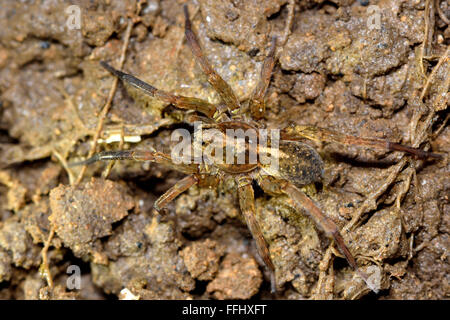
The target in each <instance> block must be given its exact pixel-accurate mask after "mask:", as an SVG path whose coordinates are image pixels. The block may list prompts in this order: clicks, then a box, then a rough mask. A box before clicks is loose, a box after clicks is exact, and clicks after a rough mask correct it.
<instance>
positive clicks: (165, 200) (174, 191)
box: [153, 174, 199, 212]
mask: <svg viewBox="0 0 450 320" xmlns="http://www.w3.org/2000/svg"><path fill="white" fill-rule="evenodd" d="M198 181H199V179H198V178H197V176H196V175H195V174H191V175H189V176H186V177H184V178H183V179H181V180H180V181H178V182H177V183H175V184H174V185H173V186H172V187H171V188H170V189H169V190H167V191H166V192H165V193H164V194H163V195H162V196H160V197H159V198H158V199H157V200H156V201H155V203H154V204H153V208H155V210H156V211H158V212H159V211H161V209H163V208H165V207H166V206H167V205H168V204H169V203H170V202H172V201H173V199H175V198H176V197H178V196H179V195H180V194H182V193H183V192H185V191H186V190H187V189H189V188H190V187H192V186H193V185H195V184H197V183H198Z"/></svg>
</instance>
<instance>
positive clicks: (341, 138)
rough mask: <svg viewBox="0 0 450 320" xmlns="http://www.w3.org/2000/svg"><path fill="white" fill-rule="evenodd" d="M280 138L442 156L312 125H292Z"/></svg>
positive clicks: (423, 156) (421, 156)
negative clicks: (303, 139) (304, 139)
mask: <svg viewBox="0 0 450 320" xmlns="http://www.w3.org/2000/svg"><path fill="white" fill-rule="evenodd" d="M280 136H281V139H283V140H298V139H301V138H306V139H310V140H313V141H318V142H320V141H326V142H335V143H339V144H343V145H357V146H363V147H369V148H376V149H383V150H390V151H401V152H405V153H409V154H412V155H414V156H416V157H418V158H420V159H426V158H437V159H443V158H444V156H443V155H441V154H438V153H433V152H427V151H423V150H421V149H418V148H413V147H409V146H405V145H402V144H399V143H395V142H390V141H387V140H383V139H373V138H360V137H355V136H351V135H347V134H342V133H339V132H336V131H332V130H328V129H323V128H318V127H314V126H300V125H296V126H292V127H288V128H285V129H283V130H282V131H281V135H280Z"/></svg>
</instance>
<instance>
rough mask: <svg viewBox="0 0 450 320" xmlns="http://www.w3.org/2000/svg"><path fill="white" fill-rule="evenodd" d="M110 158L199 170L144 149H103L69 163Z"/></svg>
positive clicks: (88, 162) (87, 163) (187, 170)
mask: <svg viewBox="0 0 450 320" xmlns="http://www.w3.org/2000/svg"><path fill="white" fill-rule="evenodd" d="M110 160H134V161H150V162H156V163H159V164H162V165H165V166H167V167H169V168H171V169H174V170H177V171H179V172H182V173H186V174H193V173H196V172H197V171H198V166H197V165H196V164H191V165H190V164H182V163H181V164H177V163H174V162H173V161H172V158H171V157H170V156H169V155H167V154H164V153H162V152H156V151H142V150H117V151H102V152H99V153H96V154H94V155H93V156H92V157H91V158H89V159H86V160H84V161H80V162H74V163H71V164H69V166H70V167H74V166H79V165H89V164H92V163H94V162H97V161H110Z"/></svg>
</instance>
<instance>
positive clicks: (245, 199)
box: [238, 177, 277, 293]
mask: <svg viewBox="0 0 450 320" xmlns="http://www.w3.org/2000/svg"><path fill="white" fill-rule="evenodd" d="M251 183H252V179H250V178H249V177H241V178H240V179H238V185H239V187H238V194H239V205H240V207H241V212H242V215H243V216H244V219H245V223H246V224H247V226H248V228H249V229H250V233H251V234H252V236H253V239H255V241H256V247H257V249H258V253H259V255H260V256H261V258H262V259H263V260H264V263H265V264H266V266H267V267H268V268H269V271H270V285H271V291H272V293H275V292H276V288H277V286H276V281H275V266H274V265H273V262H272V259H271V258H270V252H269V248H268V246H267V243H266V240H264V237H263V234H262V231H261V228H260V227H259V224H258V222H257V221H256V217H255V215H256V210H255V195H254V192H253V187H252V184H251Z"/></svg>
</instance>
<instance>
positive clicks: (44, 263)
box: [41, 226, 56, 289]
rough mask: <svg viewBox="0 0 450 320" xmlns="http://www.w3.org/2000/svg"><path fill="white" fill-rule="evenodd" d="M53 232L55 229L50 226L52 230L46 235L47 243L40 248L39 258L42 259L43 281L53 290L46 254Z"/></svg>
mask: <svg viewBox="0 0 450 320" xmlns="http://www.w3.org/2000/svg"><path fill="white" fill-rule="evenodd" d="M55 231H56V227H55V226H52V228H51V229H50V233H49V235H48V238H47V241H45V244H44V247H43V248H42V251H41V257H42V264H41V269H42V270H43V274H44V277H45V280H46V281H47V285H48V286H49V288H50V289H53V278H52V275H51V273H50V266H49V264H48V256H47V252H48V248H49V247H50V243H51V242H52V239H53V236H54V235H55Z"/></svg>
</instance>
